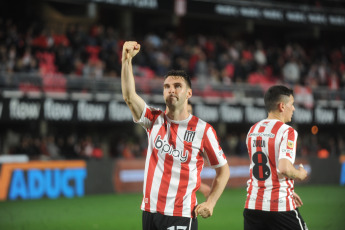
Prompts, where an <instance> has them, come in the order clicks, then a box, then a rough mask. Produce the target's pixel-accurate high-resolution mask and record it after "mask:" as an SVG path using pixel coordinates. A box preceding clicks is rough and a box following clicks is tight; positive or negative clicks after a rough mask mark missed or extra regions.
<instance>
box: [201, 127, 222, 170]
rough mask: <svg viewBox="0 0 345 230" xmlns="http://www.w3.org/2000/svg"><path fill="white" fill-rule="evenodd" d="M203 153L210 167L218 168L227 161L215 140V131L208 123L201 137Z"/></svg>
mask: <svg viewBox="0 0 345 230" xmlns="http://www.w3.org/2000/svg"><path fill="white" fill-rule="evenodd" d="M203 154H204V156H205V157H206V158H207V160H208V162H209V164H210V166H211V167H212V168H219V167H221V166H223V165H225V164H226V163H227V160H226V157H225V154H224V152H223V150H222V148H221V147H220V145H219V142H218V140H217V134H216V131H215V130H214V129H213V127H212V126H210V125H208V127H206V129H205V133H204V137H203Z"/></svg>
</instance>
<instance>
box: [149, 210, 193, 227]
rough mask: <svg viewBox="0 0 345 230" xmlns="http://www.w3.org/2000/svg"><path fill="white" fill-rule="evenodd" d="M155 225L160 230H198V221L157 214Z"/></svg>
mask: <svg viewBox="0 0 345 230" xmlns="http://www.w3.org/2000/svg"><path fill="white" fill-rule="evenodd" d="M155 223H156V225H157V226H158V229H159V230H197V229H198V220H197V219H196V218H187V217H179V216H165V215H162V214H159V213H157V215H156V219H155Z"/></svg>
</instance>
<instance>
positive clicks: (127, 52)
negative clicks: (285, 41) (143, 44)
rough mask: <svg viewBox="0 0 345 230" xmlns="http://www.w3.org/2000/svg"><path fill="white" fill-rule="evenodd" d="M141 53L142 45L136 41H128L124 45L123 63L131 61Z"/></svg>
mask: <svg viewBox="0 0 345 230" xmlns="http://www.w3.org/2000/svg"><path fill="white" fill-rule="evenodd" d="M139 51H140V44H138V43H137V42H135V41H128V42H125V44H123V48H122V62H124V61H127V60H131V59H132V58H133V57H134V56H135V55H136V54H137V53H138V52H139Z"/></svg>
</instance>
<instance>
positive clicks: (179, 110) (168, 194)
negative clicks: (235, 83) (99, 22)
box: [121, 41, 230, 230]
mask: <svg viewBox="0 0 345 230" xmlns="http://www.w3.org/2000/svg"><path fill="white" fill-rule="evenodd" d="M139 50H140V45H139V44H138V43H137V42H135V41H129V42H125V44H124V45H123V51H122V70H121V86H122V94H123V98H124V100H125V102H126V103H127V105H128V107H129V109H130V110H131V112H132V115H133V118H134V121H135V122H136V123H139V124H140V125H141V126H143V127H144V129H145V130H146V131H147V135H148V149H147V156H146V163H145V178H144V188H143V200H142V204H141V209H142V210H143V215H142V226H143V230H156V229H157V230H158V229H167V230H178V229H184V230H187V229H188V230H196V229H197V228H198V222H197V219H196V216H197V215H201V216H202V217H204V218H207V217H210V216H211V215H212V213H213V209H214V206H215V205H216V202H217V200H218V199H219V197H220V195H221V194H222V192H223V190H224V188H225V185H226V184H227V181H228V179H229V176H230V171H229V166H228V164H227V161H226V158H225V155H224V153H223V151H222V149H221V147H220V145H219V143H218V141H217V137H216V132H215V130H214V129H213V128H212V126H211V125H210V124H208V123H206V122H204V121H202V120H201V119H199V118H198V117H196V116H193V115H191V114H189V113H188V111H187V103H188V99H189V98H190V97H191V96H192V89H191V81H190V78H189V77H188V75H187V74H186V73H185V72H184V71H170V72H168V73H167V75H166V77H165V80H164V85H163V96H164V100H165V103H166V110H165V111H161V110H158V109H154V108H152V107H149V106H148V105H147V104H146V103H145V101H144V100H143V99H142V98H141V97H140V96H139V95H138V94H137V93H136V90H135V81H134V77H133V69H132V58H133V57H134V56H135V55H136V54H137V53H138V52H139ZM203 157H205V158H206V159H207V160H208V161H209V162H210V165H211V166H212V167H214V168H215V171H216V177H215V179H214V181H213V184H212V188H211V192H210V194H209V196H208V198H207V200H206V201H205V202H203V203H201V204H199V205H197V200H196V195H195V193H196V191H197V190H198V189H199V186H200V172H201V170H202V168H203V165H204V158H203Z"/></svg>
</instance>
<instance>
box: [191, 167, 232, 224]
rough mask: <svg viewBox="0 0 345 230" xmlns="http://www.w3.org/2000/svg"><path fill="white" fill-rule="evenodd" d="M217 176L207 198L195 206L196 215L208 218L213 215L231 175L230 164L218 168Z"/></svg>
mask: <svg viewBox="0 0 345 230" xmlns="http://www.w3.org/2000/svg"><path fill="white" fill-rule="evenodd" d="M215 170H216V177H215V178H214V180H213V183H212V187H211V192H210V194H209V196H208V198H207V200H206V201H205V202H203V203H201V204H200V205H198V206H197V207H196V208H195V216H198V215H200V216H202V217H203V218H208V217H210V216H212V214H213V209H214V207H215V206H216V203H217V201H218V199H219V197H220V196H221V194H222V193H223V191H224V188H225V186H226V184H227V183H228V180H229V177H230V170H229V165H228V164H225V165H223V166H221V167H219V168H216V169H215Z"/></svg>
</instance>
